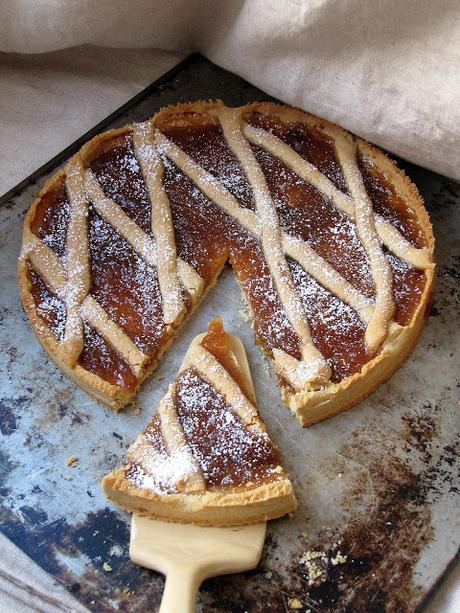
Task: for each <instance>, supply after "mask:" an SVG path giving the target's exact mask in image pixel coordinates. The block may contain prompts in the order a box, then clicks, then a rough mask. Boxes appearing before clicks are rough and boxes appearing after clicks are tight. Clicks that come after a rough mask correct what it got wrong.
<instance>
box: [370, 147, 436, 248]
mask: <svg viewBox="0 0 460 613" xmlns="http://www.w3.org/2000/svg"><path fill="white" fill-rule="evenodd" d="M358 166H359V169H360V171H361V174H362V177H363V181H364V185H365V187H366V191H367V193H368V194H369V197H370V199H371V202H372V206H373V207H374V211H375V212H376V213H379V214H380V215H381V216H382V217H383V218H384V219H388V221H391V223H392V224H393V225H394V226H395V227H396V228H398V230H399V231H400V232H401V234H402V235H403V236H404V238H405V239H407V240H408V241H409V242H410V243H412V244H413V245H414V247H418V248H421V247H425V244H426V243H425V239H424V235H423V232H422V229H421V228H420V226H419V224H418V221H417V217H416V215H415V213H414V212H413V211H411V210H410V209H409V208H408V207H407V206H406V204H405V202H404V200H403V199H402V198H401V197H400V196H399V195H398V194H397V193H396V190H395V189H394V187H393V186H392V185H391V184H390V183H389V182H388V181H387V180H386V178H385V176H384V174H383V173H382V172H381V171H380V170H379V169H378V168H377V166H376V165H375V164H374V163H373V161H372V160H371V159H369V158H368V157H366V156H364V155H362V154H360V155H358Z"/></svg>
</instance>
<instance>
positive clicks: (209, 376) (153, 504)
mask: <svg viewBox="0 0 460 613" xmlns="http://www.w3.org/2000/svg"><path fill="white" fill-rule="evenodd" d="M103 488H104V491H105V493H106V495H107V496H108V498H110V499H111V500H113V501H114V502H115V503H116V504H118V505H119V506H121V507H123V508H124V509H127V510H128V511H132V512H135V513H142V514H146V515H149V516H151V517H155V518H157V519H162V520H168V521H175V522H181V523H193V524H197V525H206V526H231V525H242V524H250V523H256V522H259V521H264V520H268V519H274V518H276V517H281V516H282V515H285V514H286V513H292V512H293V511H294V510H295V509H296V506H297V502H296V499H295V496H294V492H293V488H292V485H291V482H290V481H289V478H288V476H287V475H286V473H285V472H284V470H283V468H282V467H281V465H280V458H279V453H278V450H277V448H276V447H275V445H274V444H273V443H272V441H271V440H270V438H269V436H268V435H267V433H266V430H265V426H264V424H263V422H262V420H261V418H260V416H259V414H258V412H257V409H256V401H255V394H254V388H253V384H252V379H251V374H250V371H249V365H248V361H247V357H246V352H245V350H244V347H243V344H242V342H241V341H240V339H239V338H238V337H236V336H233V335H231V334H228V333H227V332H225V330H224V329H223V326H222V321H221V320H220V318H216V319H215V320H214V321H213V322H211V324H210V325H209V330H208V332H207V334H202V335H200V336H198V337H196V338H195V339H194V340H193V342H192V344H191V345H190V347H189V349H188V351H187V354H186V356H185V358H184V361H183V364H182V366H181V369H180V371H179V374H178V376H177V378H176V380H175V381H174V383H172V384H171V385H170V386H169V389H168V391H167V393H166V395H165V396H164V397H163V399H162V400H161V402H160V405H159V407H158V410H157V413H156V415H155V416H154V418H153V420H152V421H151V423H150V424H149V425H148V427H147V428H146V430H145V431H144V432H143V433H142V434H141V435H140V436H139V437H138V438H137V440H136V442H135V443H134V444H133V445H132V446H131V448H130V449H129V451H128V456H127V460H126V463H125V464H124V465H123V466H122V467H121V468H119V469H117V470H115V471H114V472H112V473H111V474H110V475H108V476H106V477H104V479H103Z"/></svg>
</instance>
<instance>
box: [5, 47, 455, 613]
mask: <svg viewBox="0 0 460 613" xmlns="http://www.w3.org/2000/svg"><path fill="white" fill-rule="evenodd" d="M210 97H221V98H223V99H224V100H225V101H226V102H227V103H228V104H239V103H244V102H245V101H249V100H253V99H266V98H267V96H266V95H265V94H263V93H262V92H260V91H258V90H256V89H255V88H254V87H252V86H251V85H249V84H248V83H246V82H244V81H242V80H241V79H239V78H237V77H235V76H234V75H231V74H229V73H227V72H225V71H223V70H221V69H219V68H217V67H215V66H213V65H211V64H210V63H208V62H207V61H205V60H203V59H200V58H198V59H195V60H193V61H192V62H191V63H189V64H188V65H187V66H186V67H185V68H184V69H182V71H181V72H180V73H179V74H178V75H177V76H176V77H175V78H174V79H172V80H171V82H169V83H166V84H164V85H162V86H161V87H159V88H158V89H157V90H156V91H155V92H154V93H153V94H152V95H150V96H149V97H148V98H147V99H145V100H144V101H143V102H141V103H140V104H138V105H137V106H136V107H135V108H133V109H131V111H130V112H128V113H127V114H126V115H125V116H123V117H122V118H120V119H118V120H117V121H116V122H114V125H122V124H124V123H126V122H128V121H132V120H137V119H143V118H145V117H147V116H149V115H151V114H152V113H153V112H154V111H156V110H157V109H158V108H160V107H161V106H163V105H165V104H172V103H176V102H179V101H185V100H194V99H199V98H210ZM405 167H406V168H407V170H408V172H409V175H410V176H411V177H412V178H413V180H414V181H415V182H416V183H417V184H418V185H419V187H420V189H421V191H422V193H423V195H424V197H425V199H426V202H427V207H428V209H429V211H430V214H431V217H432V220H433V223H434V227H435V233H436V237H437V261H438V269H437V275H438V281H437V293H436V296H435V301H434V307H433V309H432V311H431V316H430V317H429V320H428V322H427V326H426V328H425V330H424V332H423V335H422V338H421V340H420V342H419V344H418V346H417V348H416V350H415V352H414V354H413V356H412V357H411V358H410V360H409V361H408V362H407V363H406V364H405V365H404V366H403V367H402V368H401V369H400V370H399V371H398V373H397V374H396V375H395V376H393V378H392V379H391V380H390V381H389V382H388V383H386V384H385V385H383V386H381V387H380V389H379V390H378V391H377V392H375V393H374V394H373V395H372V396H371V397H370V398H369V399H368V400H366V401H364V402H362V403H361V404H360V405H359V406H358V407H355V408H354V409H352V410H351V411H349V412H347V413H344V414H342V415H340V416H338V417H335V418H333V419H330V420H328V421H327V422H325V423H322V424H318V425H316V426H314V427H312V428H310V429H308V430H302V429H301V428H300V427H299V426H298V425H297V423H296V422H295V421H294V419H293V418H292V417H291V416H290V414H289V412H288V410H287V409H286V408H285V407H284V406H283V405H282V404H281V402H280V397H279V394H278V391H277V389H276V387H275V383H274V378H273V376H272V375H271V374H270V372H269V370H268V368H267V366H266V364H265V362H264V359H263V358H262V356H261V354H260V353H259V351H258V350H257V349H256V348H255V346H254V343H253V337H252V331H251V328H250V325H249V324H248V323H246V322H245V321H244V318H243V317H242V316H241V312H240V311H241V309H242V308H243V305H242V304H241V301H240V292H239V289H238V288H237V286H236V283H235V281H234V280H233V278H232V276H231V273H230V271H229V270H226V271H224V273H223V275H222V278H221V279H220V282H219V283H218V284H217V287H216V288H215V290H214V291H213V292H212V293H211V294H210V295H209V297H208V299H207V300H206V302H205V304H203V306H202V308H201V309H200V311H199V313H197V314H196V315H195V316H194V317H193V319H192V320H191V321H190V322H189V324H188V325H187V326H186V328H185V330H184V332H183V333H182V335H181V336H180V338H179V339H178V341H177V342H176V344H175V346H174V348H173V349H172V350H171V351H169V353H168V354H167V355H166V357H165V359H164V360H163V361H162V362H161V365H160V367H159V368H158V370H157V372H156V373H155V374H154V376H153V378H152V379H151V380H150V381H149V382H148V383H147V384H146V385H145V386H144V388H143V390H142V391H141V394H140V398H139V405H140V406H141V407H142V409H143V410H142V412H141V413H140V414H136V411H135V410H134V409H131V410H128V411H126V412H124V413H121V414H118V415H117V414H114V413H111V412H110V411H108V410H105V409H104V408H102V407H101V406H99V405H97V404H96V403H95V402H93V401H92V400H90V399H89V398H88V397H87V396H86V395H85V394H84V393H83V392H81V391H79V390H78V389H77V388H76V387H75V386H74V385H73V384H72V383H71V382H70V381H69V380H68V379H67V378H66V377H65V376H64V375H63V374H61V373H60V372H59V371H58V370H57V369H56V368H55V367H54V366H53V365H52V364H51V363H50V362H49V360H48V359H47V358H46V356H45V354H44V352H43V351H42V349H41V348H40V346H39V344H38V342H37V341H36V340H35V338H34V336H33V333H32V330H31V328H30V327H29V325H28V323H27V320H26V317H25V315H24V313H23V311H22V308H21V306H20V301H19V296H18V291H17V288H16V272H15V269H16V258H17V256H18V252H19V248H20V237H21V224H22V219H23V217H24V214H25V212H26V210H27V208H28V206H29V203H30V202H31V200H32V199H33V198H34V196H35V195H36V194H37V192H38V191H39V189H40V187H41V186H42V185H43V183H44V181H45V179H46V177H43V178H42V179H40V180H39V181H38V182H37V183H35V184H33V185H30V186H29V187H27V188H26V189H25V190H24V192H23V193H22V194H21V195H20V196H18V197H16V198H14V199H13V200H12V201H10V203H9V204H8V205H7V206H6V207H4V208H3V209H1V210H0V245H1V254H0V275H1V277H0V287H1V293H0V331H1V337H0V342H1V346H0V369H1V371H0V390H1V392H0V398H1V400H0V428H1V434H2V437H1V464H0V488H1V495H2V501H1V508H0V521H1V529H2V530H3V532H4V533H5V534H6V535H7V536H8V537H10V538H11V539H12V540H13V541H14V542H15V543H16V544H18V545H19V546H20V547H21V548H22V549H23V550H24V551H25V552H26V553H27V554H28V555H29V556H30V557H31V558H33V559H34V560H35V561H36V562H38V564H40V565H41V566H42V567H43V568H44V569H45V570H47V571H48V572H50V573H51V574H53V575H54V576H55V577H57V578H58V579H60V580H61V581H62V582H64V584H65V585H66V586H67V587H68V589H69V590H70V591H71V592H72V593H74V594H75V595H76V596H77V597H78V598H79V599H80V600H81V601H82V602H83V603H85V604H86V605H87V606H88V607H89V608H90V609H91V610H93V611H108V610H114V609H119V610H125V611H128V610H129V611H132V612H141V611H147V610H154V609H155V608H156V607H157V606H158V605H159V602H160V598H161V593H162V589H163V579H162V577H161V576H160V575H158V574H156V573H153V572H150V571H147V570H144V569H141V568H138V567H136V566H134V565H133V564H131V562H130V560H129V557H128V540H129V532H128V526H129V517H128V514H127V513H124V512H122V511H120V510H118V509H117V508H115V507H114V506H113V505H111V504H108V503H107V501H106V500H105V498H104V496H103V494H102V492H101V489H100V485H99V482H100V479H101V477H102V476H103V475H104V474H105V473H106V472H108V471H110V470H111V469H112V468H113V467H114V466H116V465H117V464H118V463H119V462H120V461H121V459H122V458H123V455H124V453H125V451H126V448H127V447H128V445H129V444H130V443H131V442H132V441H133V440H134V438H135V436H136V435H137V433H138V432H139V431H140V430H141V429H142V428H143V427H144V426H145V425H146V423H147V422H148V420H149V417H150V415H151V413H152V410H153V408H154V407H155V406H156V404H157V401H158V400H159V398H160V397H161V396H162V394H163V393H164V391H165V389H166V386H167V384H168V382H169V381H170V380H171V379H172V378H173V377H174V374H175V372H176V370H177V368H178V365H179V363H180V361H181V358H182V356H183V354H184V352H185V350H186V348H187V346H188V344H189V342H190V340H191V339H192V337H193V336H194V335H196V334H197V333H199V332H202V331H203V330H204V329H205V326H206V323H207V321H208V320H209V319H210V318H211V317H212V316H213V315H214V314H215V313H221V314H222V315H223V317H224V320H225V323H226V326H227V328H228V329H229V330H231V331H232V332H236V333H238V334H239V335H240V336H241V337H242V338H243V340H244V342H245V345H246V347H247V350H248V354H249V359H250V363H251V366H252V370H253V375H254V380H255V385H256V389H257V394H258V397H259V401H260V407H261V412H262V414H263V417H264V419H265V420H266V422H267V424H268V428H269V430H270V432H271V434H272V436H273V438H274V439H275V440H276V441H277V443H278V444H279V446H280V447H281V449H282V450H283V455H284V462H285V465H286V467H287V469H288V470H289V472H290V474H291V475H292V477H293V480H294V484H295V488H296V492H297V496H298V498H299V502H300V506H299V512H298V513H297V515H296V516H295V517H294V518H292V519H283V520H280V521H275V522H272V523H271V524H270V527H269V536H268V539H267V544H266V547H265V551H264V555H263V559H262V562H261V564H260V566H259V568H258V569H257V570H255V571H254V572H251V573H246V574H244V575H238V576H229V577H222V578H216V579H213V580H209V581H207V582H206V583H205V584H204V586H203V589H202V591H201V600H200V607H201V609H202V610H203V611H285V610H287V609H288V608H289V606H290V605H291V606H292V605H294V606H300V605H302V610H308V609H310V610H311V611H346V610H348V611H412V610H414V609H416V608H417V607H418V606H419V605H420V603H421V602H422V601H423V600H424V599H425V597H426V595H427V593H428V592H429V590H430V589H431V588H432V587H433V586H434V585H435V583H436V582H437V581H438V579H439V577H440V576H441V574H442V573H443V571H444V569H445V568H446V566H447V565H448V564H449V562H450V561H451V559H452V558H453V557H454V555H455V553H456V551H457V549H458V546H459V540H460V512H459V508H460V505H459V499H458V494H459V489H458V487H459V482H458V466H459V453H458V444H459V435H458V432H459V425H460V424H459V417H458V385H459V383H458V375H459V372H460V369H459V363H458V351H457V353H456V350H458V330H459V274H460V270H459V265H460V257H459V232H458V229H459V227H460V219H459V215H460V186H459V185H458V184H455V183H453V182H452V181H449V180H447V179H444V178H442V177H439V176H437V175H435V174H433V173H430V172H428V171H425V170H422V169H420V168H417V167H414V166H409V165H407V164H406V165H405ZM72 454H74V455H76V456H78V457H79V462H78V463H77V464H75V465H74V466H73V467H68V466H67V464H66V462H67V459H68V458H69V456H70V455H72ZM169 529H171V530H173V529H174V528H173V527H172V526H171V527H170V528H169ZM306 551H310V552H311V551H319V552H321V553H322V554H323V555H322V557H315V556H316V555H317V554H313V561H311V560H310V562H308V561H307V562H306V563H304V564H301V563H300V561H299V560H300V559H301V557H302V555H303V554H304V552H306ZM318 555H319V554H318ZM307 557H308V556H307ZM310 557H311V556H310ZM104 562H108V563H110V565H111V567H112V569H113V570H112V572H105V571H104V570H103V564H104ZM315 576H316V578H315ZM293 599H294V600H293ZM295 599H297V600H295Z"/></svg>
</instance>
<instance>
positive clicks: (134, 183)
mask: <svg viewBox="0 0 460 613" xmlns="http://www.w3.org/2000/svg"><path fill="white" fill-rule="evenodd" d="M91 170H92V171H93V172H94V174H95V175H96V177H97V180H98V181H99V183H100V184H101V186H102V187H103V189H104V192H105V193H106V195H107V196H109V197H110V198H112V199H113V200H114V201H115V202H116V203H117V204H118V205H119V206H120V207H121V208H122V209H123V211H124V212H125V213H126V214H127V215H128V217H130V218H131V219H132V220H133V221H135V222H136V223H137V224H138V225H139V226H140V227H141V228H142V230H144V232H146V233H147V234H149V235H150V236H151V235H152V214H151V204H150V198H149V194H148V191H147V186H146V184H145V181H144V177H143V176H142V171H141V168H140V166H139V163H138V161H137V158H136V154H135V153H134V146H133V140H132V136H131V134H127V135H126V136H125V137H124V138H123V140H122V143H121V144H118V145H117V146H116V147H113V148H112V149H108V150H107V151H104V152H103V153H101V154H100V155H99V156H98V157H97V158H96V159H95V160H93V161H92V162H91Z"/></svg>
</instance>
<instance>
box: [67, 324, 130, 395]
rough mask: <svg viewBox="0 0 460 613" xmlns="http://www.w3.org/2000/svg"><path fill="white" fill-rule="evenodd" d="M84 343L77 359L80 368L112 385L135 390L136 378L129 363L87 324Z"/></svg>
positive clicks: (85, 325)
mask: <svg viewBox="0 0 460 613" xmlns="http://www.w3.org/2000/svg"><path fill="white" fill-rule="evenodd" d="M84 336H85V342H84V346H83V351H82V352H81V354H80V357H79V358H78V363H79V364H80V366H82V367H83V368H85V369H86V370H89V372H92V373H94V374H95V375H98V376H99V377H101V378H102V379H105V380H106V381H108V382H109V383H111V384H112V385H117V386H118V387H121V388H124V389H133V390H134V389H135V388H136V385H137V378H136V376H135V375H134V373H133V371H132V370H131V367H130V365H129V363H128V362H127V361H126V360H124V359H123V357H122V356H121V355H120V354H119V353H118V352H117V351H116V349H115V348H114V347H112V345H111V344H110V343H109V342H108V341H106V340H105V339H104V338H103V337H102V336H101V335H100V334H98V333H97V332H96V330H95V329H94V328H93V327H92V326H90V325H89V324H87V323H85V324H84Z"/></svg>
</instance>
